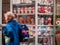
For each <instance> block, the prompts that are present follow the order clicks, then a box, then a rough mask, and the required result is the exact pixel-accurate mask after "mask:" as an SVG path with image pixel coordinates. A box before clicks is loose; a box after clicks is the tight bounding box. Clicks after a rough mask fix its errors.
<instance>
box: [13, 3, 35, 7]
mask: <svg viewBox="0 0 60 45" xmlns="http://www.w3.org/2000/svg"><path fill="white" fill-rule="evenodd" d="M13 6H17V7H21V6H23V7H25V6H28V7H29V6H35V4H34V3H33V4H29V3H28V4H14V5H13Z"/></svg>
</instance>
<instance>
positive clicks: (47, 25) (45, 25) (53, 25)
mask: <svg viewBox="0 0 60 45" xmlns="http://www.w3.org/2000/svg"><path fill="white" fill-rule="evenodd" d="M38 26H46V27H47V26H54V25H38Z"/></svg>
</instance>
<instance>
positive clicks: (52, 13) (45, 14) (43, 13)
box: [38, 13, 53, 15]
mask: <svg viewBox="0 0 60 45" xmlns="http://www.w3.org/2000/svg"><path fill="white" fill-rule="evenodd" d="M38 14H39V15H53V13H38Z"/></svg>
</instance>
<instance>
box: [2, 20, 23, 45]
mask: <svg viewBox="0 0 60 45" xmlns="http://www.w3.org/2000/svg"><path fill="white" fill-rule="evenodd" d="M19 30H23V29H22V28H21V24H19V23H18V22H16V21H15V20H12V21H9V22H8V23H7V25H6V28H5V30H4V31H3V32H4V35H5V36H7V37H9V38H10V39H11V40H10V41H9V42H8V43H6V45H20V43H19V35H18V31H19Z"/></svg>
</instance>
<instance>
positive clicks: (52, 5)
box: [38, 3, 54, 7]
mask: <svg viewBox="0 0 60 45" xmlns="http://www.w3.org/2000/svg"><path fill="white" fill-rule="evenodd" d="M38 5H39V6H51V7H52V6H54V5H52V4H42V3H41V4H39V3H38Z"/></svg>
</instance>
